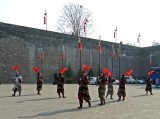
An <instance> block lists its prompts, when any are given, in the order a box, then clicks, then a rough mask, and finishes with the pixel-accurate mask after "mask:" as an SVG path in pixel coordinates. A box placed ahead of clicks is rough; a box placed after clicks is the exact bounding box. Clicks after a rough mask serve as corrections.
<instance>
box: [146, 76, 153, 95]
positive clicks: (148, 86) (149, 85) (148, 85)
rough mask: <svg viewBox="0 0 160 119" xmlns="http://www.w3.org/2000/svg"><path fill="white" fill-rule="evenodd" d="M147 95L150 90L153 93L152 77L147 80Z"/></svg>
mask: <svg viewBox="0 0 160 119" xmlns="http://www.w3.org/2000/svg"><path fill="white" fill-rule="evenodd" d="M145 91H146V95H148V91H149V92H150V94H151V95H153V93H152V80H151V79H150V78H147V80H146V90H145Z"/></svg>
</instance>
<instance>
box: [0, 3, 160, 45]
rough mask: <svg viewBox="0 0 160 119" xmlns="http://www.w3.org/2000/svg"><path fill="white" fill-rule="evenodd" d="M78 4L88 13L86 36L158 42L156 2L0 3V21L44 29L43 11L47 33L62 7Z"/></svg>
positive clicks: (159, 14)
mask: <svg viewBox="0 0 160 119" xmlns="http://www.w3.org/2000/svg"><path fill="white" fill-rule="evenodd" d="M67 3H79V4H82V5H83V6H85V7H86V8H88V9H89V10H90V11H91V12H92V16H93V20H94V22H93V23H94V32H93V33H92V34H90V35H89V36H88V37H90V38H96V39H98V38H99V35H100V36H101V39H102V40H106V41H111V42H115V40H114V37H113V32H114V30H115V28H116V26H117V29H118V31H117V34H118V35H117V42H118V43H119V42H120V41H122V42H123V43H131V44H135V45H136V46H139V44H138V43H137V36H138V34H139V32H140V34H141V38H140V42H141V43H140V45H141V46H142V47H145V46H151V45H152V42H153V41H156V42H160V0H0V21H1V22H2V21H3V22H4V23H11V24H17V25H23V26H28V27H33V28H39V29H45V26H44V21H43V20H44V12H45V8H46V9H47V14H48V16H47V17H48V30H50V31H56V23H57V20H58V17H59V15H60V12H61V10H62V8H63V6H64V5H65V4H67Z"/></svg>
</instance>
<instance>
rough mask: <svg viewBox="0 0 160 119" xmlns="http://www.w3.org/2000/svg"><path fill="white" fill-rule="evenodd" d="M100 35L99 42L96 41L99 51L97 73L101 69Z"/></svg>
mask: <svg viewBox="0 0 160 119" xmlns="http://www.w3.org/2000/svg"><path fill="white" fill-rule="evenodd" d="M100 40H101V36H99V43H98V50H99V51H98V52H99V70H98V73H99V75H100V71H101V41H100Z"/></svg>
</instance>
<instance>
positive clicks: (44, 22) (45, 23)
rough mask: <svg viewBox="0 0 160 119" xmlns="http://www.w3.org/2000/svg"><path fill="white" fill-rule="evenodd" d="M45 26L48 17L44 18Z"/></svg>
mask: <svg viewBox="0 0 160 119" xmlns="http://www.w3.org/2000/svg"><path fill="white" fill-rule="evenodd" d="M44 24H46V17H45V16H44Z"/></svg>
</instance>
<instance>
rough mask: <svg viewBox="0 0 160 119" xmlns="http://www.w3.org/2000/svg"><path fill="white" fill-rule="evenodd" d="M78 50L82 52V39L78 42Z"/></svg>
mask: <svg viewBox="0 0 160 119" xmlns="http://www.w3.org/2000/svg"><path fill="white" fill-rule="evenodd" d="M78 49H79V50H82V42H81V39H80V38H79V40H78Z"/></svg>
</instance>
